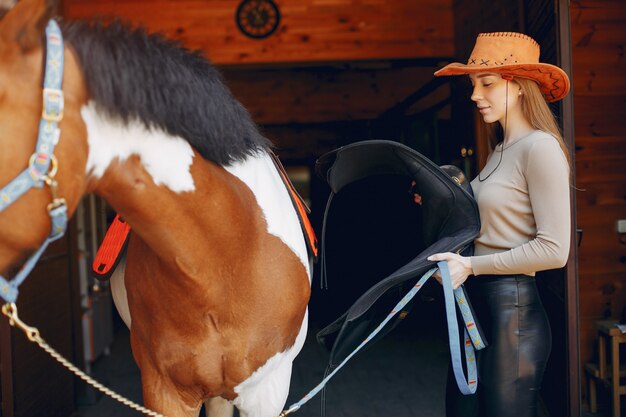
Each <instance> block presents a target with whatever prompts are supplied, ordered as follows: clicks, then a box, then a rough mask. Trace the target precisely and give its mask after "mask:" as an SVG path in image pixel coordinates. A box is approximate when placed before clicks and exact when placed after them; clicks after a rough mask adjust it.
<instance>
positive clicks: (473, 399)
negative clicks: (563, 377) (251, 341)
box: [446, 275, 552, 417]
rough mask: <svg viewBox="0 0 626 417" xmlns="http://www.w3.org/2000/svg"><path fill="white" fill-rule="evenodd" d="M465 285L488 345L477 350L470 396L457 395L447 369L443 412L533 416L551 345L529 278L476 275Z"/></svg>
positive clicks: (486, 416) (481, 416) (450, 414)
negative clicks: (475, 387) (475, 384)
mask: <svg viewBox="0 0 626 417" xmlns="http://www.w3.org/2000/svg"><path fill="white" fill-rule="evenodd" d="M465 288H466V290H467V292H468V296H469V299H470V302H471V303H472V306H473V308H474V312H475V314H476V316H477V318H478V322H479V324H480V326H482V329H483V332H484V334H485V337H486V339H487V342H488V343H489V346H487V347H486V348H485V349H483V350H481V351H479V352H478V353H477V360H478V390H477V393H476V395H469V396H464V395H462V394H461V393H460V392H459V389H458V387H457V386H456V382H455V381H454V377H453V376H452V371H451V370H450V371H449V372H448V384H447V389H446V416H447V417H457V416H458V417H461V416H463V417H535V416H536V415H537V402H538V398H539V390H540V388H541V380H542V378H543V373H544V370H545V367H546V362H547V360H548V356H549V355H550V349H551V347H552V335H551V332H550V324H549V323H548V318H547V316H546V312H545V310H544V308H543V305H542V304H541V300H540V299H539V293H538V292H537V287H536V284H535V278H534V277H530V276H527V275H499V276H495V275H493V276H489V275H482V276H476V277H470V278H469V279H468V280H467V282H466V285H465Z"/></svg>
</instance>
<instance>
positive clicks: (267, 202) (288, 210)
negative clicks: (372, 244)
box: [224, 152, 311, 281]
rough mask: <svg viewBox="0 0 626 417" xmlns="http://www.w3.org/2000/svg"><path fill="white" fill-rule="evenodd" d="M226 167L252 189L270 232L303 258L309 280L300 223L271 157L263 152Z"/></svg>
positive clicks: (305, 250)
mask: <svg viewBox="0 0 626 417" xmlns="http://www.w3.org/2000/svg"><path fill="white" fill-rule="evenodd" d="M224 168H225V169H226V170H227V171H228V172H230V173H231V174H233V175H235V176H236V177H237V178H239V179H240V180H241V181H243V182H244V183H246V185H247V186H248V187H249V188H250V190H252V192H253V193H254V195H255V197H256V200H257V203H258V204H259V206H260V207H261V209H262V210H263V214H264V215H265V221H266V222H267V231H268V232H269V233H271V234H272V235H274V236H277V237H278V238H280V239H281V240H282V241H283V242H285V244H286V245H287V246H288V247H289V248H290V249H291V250H292V251H293V252H294V253H295V254H296V255H297V256H298V258H300V260H301V261H302V263H303V264H304V266H305V268H306V271H307V273H308V275H309V281H310V279H311V271H309V257H308V254H307V248H306V242H305V241H304V236H303V234H302V227H301V226H300V220H299V219H298V214H297V213H296V209H295V208H294V207H293V204H292V203H291V197H290V196H289V192H288V191H287V188H285V185H284V184H283V180H282V179H281V177H280V174H279V173H278V171H277V170H276V166H275V165H274V161H272V158H271V157H270V156H269V155H268V154H267V153H265V152H263V153H260V154H259V155H257V156H251V157H249V158H248V159H246V160H245V161H243V162H238V163H235V164H233V165H230V166H225V167H224Z"/></svg>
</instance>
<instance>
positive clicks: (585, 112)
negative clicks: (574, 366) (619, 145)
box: [574, 96, 626, 136]
mask: <svg viewBox="0 0 626 417" xmlns="http://www.w3.org/2000/svg"><path fill="white" fill-rule="evenodd" d="M574 108H575V114H576V117H575V121H574V128H575V132H576V135H577V136H626V96H602V97H593V96H582V97H576V102H575V106H574Z"/></svg>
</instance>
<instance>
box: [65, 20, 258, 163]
mask: <svg viewBox="0 0 626 417" xmlns="http://www.w3.org/2000/svg"><path fill="white" fill-rule="evenodd" d="M63 34H64V36H65V39H66V40H67V42H68V43H69V44H71V46H72V47H73V48H74V50H75V51H76V54H77V56H78V60H79V62H80V64H81V66H82V70H83V73H84V77H85V82H86V84H87V89H88V92H89V95H90V97H91V99H92V100H93V101H94V102H95V103H96V105H97V107H98V108H99V109H100V110H102V111H104V112H105V113H106V114H107V115H108V116H109V117H112V118H115V119H117V120H121V121H123V122H124V123H128V122H129V121H133V120H138V121H140V122H141V123H143V124H144V125H145V126H146V127H147V128H150V129H155V128H156V129H161V130H164V131H166V132H167V133H169V134H171V135H176V136H180V137H182V138H184V139H186V140H187V141H188V142H189V143H190V144H191V145H192V146H193V147H194V148H195V149H196V150H197V151H198V152H199V153H200V154H201V155H202V156H203V157H204V158H206V159H208V160H210V161H213V162H215V163H217V164H219V165H229V164H231V163H232V162H234V161H241V160H243V159H245V158H246V157H247V156H248V155H252V154H254V153H256V152H257V151H259V150H261V149H266V148H268V147H269V146H270V144H269V141H268V140H267V139H265V138H264V137H263V136H262V135H261V134H260V133H259V130H258V128H257V126H256V125H255V123H254V122H253V121H252V119H251V117H250V115H249V113H248V111H247V110H246V109H245V108H244V107H243V106H242V105H241V104H240V103H239V102H238V101H237V100H236V99H235V98H234V97H233V96H232V94H231V93H230V91H229V90H228V88H227V87H226V85H225V83H224V81H223V79H222V76H221V74H220V73H219V72H218V71H217V69H216V68H215V67H214V66H213V65H211V63H210V62H209V61H208V60H207V59H206V58H205V57H203V56H202V55H201V53H200V52H199V51H190V50H188V49H185V48H183V47H181V46H180V44H179V43H177V42H174V41H171V40H167V39H165V38H164V37H162V36H161V35H158V34H147V33H146V31H145V30H144V29H142V28H131V27H130V26H129V25H127V24H124V23H121V22H120V21H117V20H116V21H113V22H112V23H110V24H106V25H105V24H103V23H101V22H99V21H96V22H93V23H87V22H65V23H63Z"/></svg>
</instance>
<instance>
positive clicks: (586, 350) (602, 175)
mask: <svg viewBox="0 0 626 417" xmlns="http://www.w3.org/2000/svg"><path fill="white" fill-rule="evenodd" d="M570 12H571V14H570V16H571V29H572V61H573V78H574V79H573V89H574V114H575V136H576V177H577V184H576V186H577V188H578V189H577V191H576V197H577V210H578V226H579V227H581V228H582V229H583V238H582V243H581V245H580V248H579V282H580V327H581V328H580V335H581V361H582V362H583V363H584V362H588V361H590V360H592V359H594V357H596V358H597V356H596V355H597V353H596V352H595V340H596V331H595V329H594V321H596V320H599V319H603V318H613V319H617V318H619V316H620V315H621V312H622V309H623V308H624V305H625V304H626V235H621V236H620V235H618V234H617V232H616V223H617V220H618V219H626V59H625V57H624V48H625V46H626V29H625V27H626V2H624V1H623V0H577V1H572V2H571V8H570Z"/></svg>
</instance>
